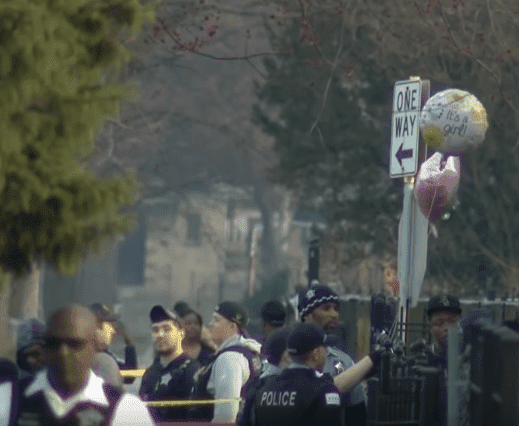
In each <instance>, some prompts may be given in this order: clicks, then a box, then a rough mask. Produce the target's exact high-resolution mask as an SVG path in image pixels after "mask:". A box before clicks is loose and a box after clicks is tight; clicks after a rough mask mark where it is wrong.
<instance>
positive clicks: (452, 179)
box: [414, 152, 460, 222]
mask: <svg viewBox="0 0 519 426" xmlns="http://www.w3.org/2000/svg"><path fill="white" fill-rule="evenodd" d="M459 184H460V159H459V157H454V156H451V157H447V159H445V158H444V156H443V154H441V153H439V152H437V153H435V154H434V155H432V156H431V157H430V158H429V159H428V160H426V161H424V162H423V164H422V165H421V167H420V170H419V172H418V175H417V178H416V184H415V188H414V194H415V197H416V199H417V200H418V204H419V206H420V209H421V210H422V213H423V214H424V215H425V217H427V219H429V221H431V222H436V221H437V220H438V219H439V218H440V217H441V215H442V213H443V212H444V211H445V209H447V208H448V207H449V206H450V205H451V204H452V202H453V200H454V197H455V196H456V193H457V192H458V187H459Z"/></svg>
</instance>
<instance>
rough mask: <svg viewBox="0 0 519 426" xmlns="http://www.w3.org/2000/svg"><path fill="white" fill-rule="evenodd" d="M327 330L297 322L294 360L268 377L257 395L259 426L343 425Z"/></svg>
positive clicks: (291, 346) (290, 343)
mask: <svg viewBox="0 0 519 426" xmlns="http://www.w3.org/2000/svg"><path fill="white" fill-rule="evenodd" d="M324 342H325V334H324V331H323V330H322V329H321V328H320V327H319V326H318V325H316V324H298V325H297V326H296V327H295V328H294V330H293V331H292V332H291V333H290V336H289V337H288V345H287V346H288V351H289V353H290V356H291V358H292V363H291V364H290V365H289V366H288V368H287V369H285V370H283V371H282V372H281V374H279V375H278V376H277V377H276V380H269V381H267V382H266V383H265V385H264V386H263V387H262V388H260V390H259V391H258V392H257V395H256V401H255V407H254V422H255V424H256V425H257V426H269V425H277V424H283V425H287V426H291V425H294V426H296V425H297V426H305V425H308V426H310V425H317V424H323V425H332V426H333V425H342V424H343V415H342V409H341V402H340V395H339V391H338V390H337V388H336V387H335V385H334V384H333V380H332V378H331V376H330V375H329V374H326V373H324V374H323V373H322V370H323V368H324V366H325V364H326V361H327V350H326V347H325V343H324Z"/></svg>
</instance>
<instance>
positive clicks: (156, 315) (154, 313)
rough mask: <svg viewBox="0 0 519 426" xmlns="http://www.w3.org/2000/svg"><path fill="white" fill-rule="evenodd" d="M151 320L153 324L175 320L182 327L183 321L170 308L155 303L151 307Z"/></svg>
mask: <svg viewBox="0 0 519 426" xmlns="http://www.w3.org/2000/svg"><path fill="white" fill-rule="evenodd" d="M150 320H151V323H152V324H155V323H157V322H161V321H167V320H173V321H175V322H176V323H177V324H178V325H179V326H181V327H182V323H183V321H182V319H181V318H180V317H179V316H178V315H177V314H176V313H175V312H173V311H170V310H169V309H166V308H164V307H163V306H160V305H155V306H154V307H153V308H151V311H150Z"/></svg>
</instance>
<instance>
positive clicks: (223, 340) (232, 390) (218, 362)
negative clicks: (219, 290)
mask: <svg viewBox="0 0 519 426" xmlns="http://www.w3.org/2000/svg"><path fill="white" fill-rule="evenodd" d="M248 321H249V314H248V312H247V309H246V308H245V307H244V306H242V305H240V304H239V303H236V302H229V301H226V302H222V303H220V304H219V305H218V306H217V307H216V308H215V312H214V313H213V319H212V321H211V323H210V324H209V331H210V332H211V336H212V338H213V340H214V342H215V343H216V344H217V345H218V350H217V352H216V354H215V355H214V360H213V362H211V363H210V364H209V365H207V366H206V367H204V368H202V369H201V370H200V371H199V372H198V374H197V375H195V381H196V382H197V383H196V384H195V390H194V393H193V399H206V398H209V399H215V400H222V399H223V400H227V401H226V402H223V403H217V404H215V406H214V408H213V406H204V407H198V408H196V409H195V410H193V412H192V416H191V417H192V418H193V419H196V420H204V421H212V422H213V423H234V422H236V418H237V416H238V411H239V408H240V398H241V397H242V396H243V394H244V390H245V387H246V385H247V383H248V382H249V380H251V379H252V378H253V377H255V376H256V375H257V374H258V373H259V371H260V370H261V360H260V357H259V354H260V351H261V344H260V343H258V342H257V341H256V340H253V339H249V338H247V337H246V332H245V327H246V326H247V324H248Z"/></svg>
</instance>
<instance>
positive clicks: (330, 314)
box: [298, 284, 367, 426]
mask: <svg viewBox="0 0 519 426" xmlns="http://www.w3.org/2000/svg"><path fill="white" fill-rule="evenodd" d="M298 310H299V317H300V318H301V321H303V322H305V323H315V324H318V325H320V326H321V327H322V328H323V329H324V331H325V332H328V331H329V330H331V329H333V328H335V327H337V325H338V323H339V296H338V295H337V294H336V293H335V292H334V291H333V290H332V289H330V288H329V287H327V286H325V285H321V284H314V285H312V286H310V287H308V288H306V289H304V290H302V291H301V292H300V293H299V305H298ZM330 337H331V338H328V336H327V340H326V343H325V345H326V349H327V361H326V365H325V367H324V370H323V371H324V372H326V373H328V374H330V375H331V376H332V377H336V376H338V375H339V374H341V373H342V372H343V371H346V370H348V369H349V368H350V367H352V366H353V365H354V364H355V362H354V361H353V359H352V358H351V356H350V355H348V354H347V353H346V352H345V350H344V348H342V347H341V345H339V344H338V343H337V339H336V338H335V339H334V338H332V336H330ZM341 404H342V406H343V408H344V415H345V419H346V423H347V424H348V425H351V426H365V425H366V423H367V413H366V401H365V394H364V391H363V389H362V387H361V385H360V384H357V385H355V386H354V387H353V388H352V389H351V390H350V391H349V392H346V393H342V392H341Z"/></svg>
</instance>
